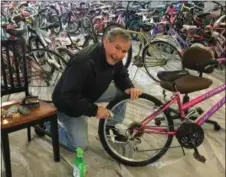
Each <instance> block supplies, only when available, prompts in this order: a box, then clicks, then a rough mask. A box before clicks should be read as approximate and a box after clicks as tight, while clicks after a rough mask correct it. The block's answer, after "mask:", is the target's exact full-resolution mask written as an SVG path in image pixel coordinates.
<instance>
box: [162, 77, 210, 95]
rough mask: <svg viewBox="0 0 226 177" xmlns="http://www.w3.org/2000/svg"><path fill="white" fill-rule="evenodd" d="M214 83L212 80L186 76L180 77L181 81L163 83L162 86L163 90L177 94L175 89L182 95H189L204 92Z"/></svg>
mask: <svg viewBox="0 0 226 177" xmlns="http://www.w3.org/2000/svg"><path fill="white" fill-rule="evenodd" d="M212 83H213V81H212V80H210V79H207V78H203V77H198V76H192V75H185V76H182V77H180V78H179V79H176V80H175V81H174V82H171V81H161V82H160V85H161V87H162V88H164V89H166V90H168V91H171V92H175V91H176V90H175V87H174V86H176V88H177V90H178V91H179V92H180V93H182V94H188V93H192V92H195V91H199V90H203V89H206V88H209V86H210V85H211V84H212Z"/></svg>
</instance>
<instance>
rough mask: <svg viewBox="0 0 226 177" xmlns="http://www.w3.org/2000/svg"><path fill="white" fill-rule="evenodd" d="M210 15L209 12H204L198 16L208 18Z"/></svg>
mask: <svg viewBox="0 0 226 177" xmlns="http://www.w3.org/2000/svg"><path fill="white" fill-rule="evenodd" d="M209 14H210V13H209V12H203V13H201V14H198V15H197V17H199V18H204V17H206V16H208V15H209Z"/></svg>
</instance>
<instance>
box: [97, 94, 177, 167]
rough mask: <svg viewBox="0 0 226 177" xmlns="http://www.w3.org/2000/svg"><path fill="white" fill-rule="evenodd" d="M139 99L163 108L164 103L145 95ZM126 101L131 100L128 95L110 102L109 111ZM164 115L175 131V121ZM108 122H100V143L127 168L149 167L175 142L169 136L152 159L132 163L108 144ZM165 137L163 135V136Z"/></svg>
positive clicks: (171, 128)
mask: <svg viewBox="0 0 226 177" xmlns="http://www.w3.org/2000/svg"><path fill="white" fill-rule="evenodd" d="M138 99H143V100H145V101H149V102H151V103H154V105H156V106H161V105H162V102H161V101H160V100H158V99H157V98H155V97H153V96H151V95H148V94H145V93H143V94H142V95H141V96H140V97H139V98H138ZM126 100H130V98H129V96H128V95H123V96H121V97H119V98H118V99H115V100H113V101H112V102H110V103H109V104H108V106H107V109H109V110H112V108H114V106H115V105H117V104H119V103H122V102H123V101H126ZM164 114H165V115H166V119H167V121H168V125H169V130H170V131H173V130H174V125H173V121H172V119H171V118H170V116H169V114H168V112H167V111H165V112H164ZM106 121H108V120H107V119H101V120H100V121H99V127H98V134H99V138H100V142H101V144H102V146H103V148H104V150H105V151H106V152H107V153H108V154H109V155H110V156H111V157H112V158H113V159H115V160H116V161H117V162H120V163H122V164H124V165H127V166H135V167H139V166H145V165H148V164H150V163H153V162H155V161H157V160H158V159H160V158H161V157H162V156H163V155H164V154H165V153H166V152H167V150H168V149H169V147H170V145H171V143H172V140H173V135H167V140H166V143H165V144H164V146H163V148H162V149H161V150H160V151H159V152H158V153H157V154H156V155H155V156H152V157H150V156H149V157H148V159H146V160H143V161H132V160H129V159H128V158H126V157H122V156H121V155H119V154H118V153H116V152H115V151H114V150H112V148H111V147H110V146H111V145H110V146H109V143H108V142H107V141H108V140H107V137H106V135H105V129H106V125H105V124H106V123H105V122H106ZM161 136H163V135H161Z"/></svg>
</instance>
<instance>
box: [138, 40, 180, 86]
mask: <svg viewBox="0 0 226 177" xmlns="http://www.w3.org/2000/svg"><path fill="white" fill-rule="evenodd" d="M181 58H182V56H181V54H180V52H179V51H178V50H177V49H176V48H175V47H174V46H172V45H171V44H169V43H167V42H165V41H154V42H151V43H150V44H148V45H147V46H146V47H145V48H144V50H143V54H142V60H143V63H144V67H145V70H146V71H147V73H148V75H149V76H150V77H151V78H152V79H153V80H155V81H157V82H159V79H158V77H157V73H158V72H159V71H175V70H181V69H182V60H181Z"/></svg>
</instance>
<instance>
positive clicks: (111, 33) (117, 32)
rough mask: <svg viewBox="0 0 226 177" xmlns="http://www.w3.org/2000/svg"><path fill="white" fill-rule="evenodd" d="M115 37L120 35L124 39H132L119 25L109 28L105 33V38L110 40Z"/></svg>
mask: <svg viewBox="0 0 226 177" xmlns="http://www.w3.org/2000/svg"><path fill="white" fill-rule="evenodd" d="M116 37H120V38H121V39H123V40H125V41H131V40H132V38H131V36H130V34H128V33H127V32H126V30H124V29H122V28H119V27H117V28H113V29H111V30H109V31H108V33H107V35H106V36H105V38H107V39H109V40H110V41H114V40H115V38H116Z"/></svg>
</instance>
